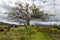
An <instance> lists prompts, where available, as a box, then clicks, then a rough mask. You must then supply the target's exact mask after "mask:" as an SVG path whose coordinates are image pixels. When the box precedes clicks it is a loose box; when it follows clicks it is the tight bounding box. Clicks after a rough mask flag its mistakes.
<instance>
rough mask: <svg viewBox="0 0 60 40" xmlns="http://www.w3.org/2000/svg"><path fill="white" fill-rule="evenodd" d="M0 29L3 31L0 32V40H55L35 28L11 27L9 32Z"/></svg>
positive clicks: (38, 28)
mask: <svg viewBox="0 0 60 40" xmlns="http://www.w3.org/2000/svg"><path fill="white" fill-rule="evenodd" d="M0 28H3V29H4V31H1V30H0V40H55V38H53V36H51V35H50V34H48V33H47V32H45V31H43V30H42V31H41V29H40V27H37V26H20V27H12V28H11V29H10V30H9V31H7V30H6V29H5V28H4V27H0ZM57 40H59V39H57Z"/></svg>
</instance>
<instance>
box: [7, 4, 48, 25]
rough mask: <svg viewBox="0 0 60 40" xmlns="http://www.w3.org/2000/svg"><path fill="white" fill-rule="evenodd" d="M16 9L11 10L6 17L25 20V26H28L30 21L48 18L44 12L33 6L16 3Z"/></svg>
mask: <svg viewBox="0 0 60 40" xmlns="http://www.w3.org/2000/svg"><path fill="white" fill-rule="evenodd" d="M16 5H17V7H15V8H12V9H11V11H9V12H6V13H7V14H8V17H9V18H11V19H23V20H26V22H27V25H29V21H30V20H32V19H41V20H46V19H47V18H48V14H45V13H44V11H41V10H40V8H38V7H37V6H36V5H35V4H32V5H29V4H27V3H26V4H25V5H23V4H20V3H16Z"/></svg>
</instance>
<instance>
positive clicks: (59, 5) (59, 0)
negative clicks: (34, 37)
mask: <svg viewBox="0 0 60 40" xmlns="http://www.w3.org/2000/svg"><path fill="white" fill-rule="evenodd" d="M16 2H18V3H22V4H24V3H29V4H32V3H35V4H36V5H37V6H38V7H40V8H41V9H43V10H45V12H47V13H52V14H56V16H54V17H52V19H53V20H60V0H0V21H2V22H10V21H8V20H7V15H5V14H4V13H5V12H6V11H8V10H10V8H12V7H14V6H15V4H14V3H16Z"/></svg>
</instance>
